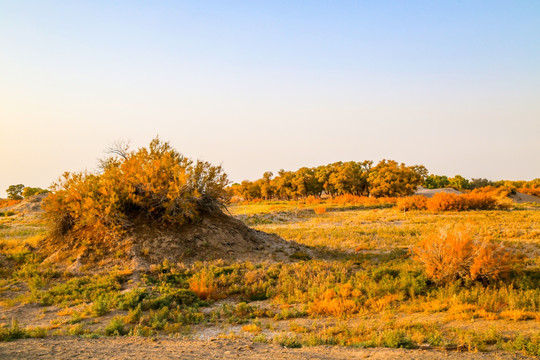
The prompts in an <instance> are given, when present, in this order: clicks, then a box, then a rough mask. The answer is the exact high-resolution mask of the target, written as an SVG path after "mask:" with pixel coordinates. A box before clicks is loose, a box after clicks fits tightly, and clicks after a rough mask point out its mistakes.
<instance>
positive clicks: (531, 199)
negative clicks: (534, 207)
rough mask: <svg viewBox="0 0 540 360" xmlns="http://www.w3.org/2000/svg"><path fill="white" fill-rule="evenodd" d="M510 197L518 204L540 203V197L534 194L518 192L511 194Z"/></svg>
mask: <svg viewBox="0 0 540 360" xmlns="http://www.w3.org/2000/svg"><path fill="white" fill-rule="evenodd" d="M509 197H510V198H511V199H512V200H514V201H515V202H517V203H518V204H525V203H536V204H540V197H538V196H534V195H529V194H524V193H520V192H516V193H515V194H510V195H509Z"/></svg>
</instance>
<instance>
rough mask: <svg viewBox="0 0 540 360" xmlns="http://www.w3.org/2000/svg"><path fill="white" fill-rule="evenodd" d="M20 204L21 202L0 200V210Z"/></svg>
mask: <svg viewBox="0 0 540 360" xmlns="http://www.w3.org/2000/svg"><path fill="white" fill-rule="evenodd" d="M20 202H21V200H13V199H0V208H4V207H8V206H13V205H17V204H18V203H20Z"/></svg>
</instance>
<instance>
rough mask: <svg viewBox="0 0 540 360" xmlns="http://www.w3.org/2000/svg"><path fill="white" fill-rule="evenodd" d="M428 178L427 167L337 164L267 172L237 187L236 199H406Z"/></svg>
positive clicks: (385, 163)
mask: <svg viewBox="0 0 540 360" xmlns="http://www.w3.org/2000/svg"><path fill="white" fill-rule="evenodd" d="M427 175H428V171H427V169H426V168H425V167H424V166H423V165H413V166H406V165H405V164H403V163H401V164H400V163H398V162H396V161H394V160H386V159H385V160H382V161H380V162H379V163H378V164H377V165H375V166H373V161H370V160H366V161H362V162H356V161H348V162H342V161H339V162H335V163H332V164H328V165H321V166H317V167H312V168H309V167H302V168H300V169H298V170H296V171H285V170H280V171H279V172H278V174H277V176H274V174H273V173H272V172H269V171H268V172H265V173H264V175H263V177H262V178H260V179H258V180H256V181H249V180H244V181H242V183H240V184H233V185H232V186H230V188H229V191H230V192H231V195H233V196H239V197H242V198H244V199H246V200H252V199H266V200H268V199H283V200H291V199H299V198H305V197H308V196H316V197H319V196H321V195H323V194H327V195H330V196H339V195H345V194H352V195H356V196H375V197H382V196H406V195H410V194H412V193H414V191H415V190H416V188H417V186H418V185H421V184H423V183H424V181H425V179H426V177H427Z"/></svg>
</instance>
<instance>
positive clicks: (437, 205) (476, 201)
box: [426, 191, 508, 212]
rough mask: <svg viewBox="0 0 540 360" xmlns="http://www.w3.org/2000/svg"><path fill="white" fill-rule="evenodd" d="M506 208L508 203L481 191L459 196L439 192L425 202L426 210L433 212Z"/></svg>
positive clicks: (492, 194)
mask: <svg viewBox="0 0 540 360" xmlns="http://www.w3.org/2000/svg"><path fill="white" fill-rule="evenodd" d="M507 207H508V203H506V202H504V201H503V200H502V199H498V198H497V197H495V196H494V193H490V192H487V193H486V192H481V191H478V192H477V191H475V192H472V193H469V194H461V195H457V194H447V193H444V192H440V193H437V194H435V195H434V196H433V197H432V198H430V199H428V200H427V201H426V208H427V209H428V210H430V211H433V212H440V211H465V210H493V209H503V208H507Z"/></svg>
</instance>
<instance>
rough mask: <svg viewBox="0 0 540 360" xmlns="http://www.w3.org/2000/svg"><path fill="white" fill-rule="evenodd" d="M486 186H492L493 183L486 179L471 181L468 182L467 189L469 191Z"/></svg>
mask: <svg viewBox="0 0 540 360" xmlns="http://www.w3.org/2000/svg"><path fill="white" fill-rule="evenodd" d="M486 186H493V182H492V181H489V180H488V179H482V178H480V179H474V178H473V179H471V181H470V182H469V188H470V189H471V190H474V189H478V188H482V187H486Z"/></svg>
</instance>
